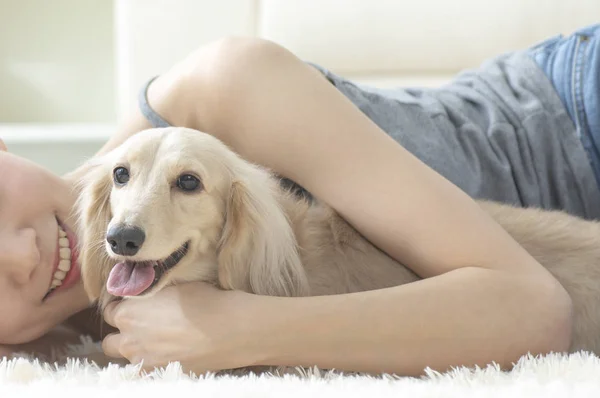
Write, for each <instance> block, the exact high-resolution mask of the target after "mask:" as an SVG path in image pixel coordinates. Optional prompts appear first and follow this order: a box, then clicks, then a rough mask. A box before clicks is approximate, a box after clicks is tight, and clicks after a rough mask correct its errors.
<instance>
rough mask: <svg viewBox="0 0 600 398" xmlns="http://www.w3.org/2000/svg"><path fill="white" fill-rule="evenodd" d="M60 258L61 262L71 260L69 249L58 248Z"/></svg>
mask: <svg viewBox="0 0 600 398" xmlns="http://www.w3.org/2000/svg"><path fill="white" fill-rule="evenodd" d="M60 258H61V260H70V259H71V249H69V248H68V247H61V248H60Z"/></svg>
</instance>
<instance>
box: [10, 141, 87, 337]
mask: <svg viewBox="0 0 600 398" xmlns="http://www.w3.org/2000/svg"><path fill="white" fill-rule="evenodd" d="M73 202H74V198H73V196H72V193H71V190H70V187H69V186H68V185H67V184H66V182H65V181H63V180H62V179H61V178H59V177H58V176H55V175H53V174H52V173H50V172H48V171H46V170H44V169H43V168H42V167H40V166H38V165H36V164H34V163H32V162H29V161H27V160H25V159H22V158H19V157H17V156H15V155H12V154H10V153H8V152H7V151H6V147H5V146H4V143H3V142H2V141H1V140H0V344H18V343H23V342H28V341H31V340H33V339H35V338H37V337H39V336H41V335H43V334H44V333H46V332H47V331H48V330H50V329H51V328H53V327H54V326H56V325H57V324H59V323H61V322H62V321H64V320H66V319H67V318H68V317H69V316H71V315H73V314H74V313H76V312H78V311H80V310H82V309H84V308H86V307H87V306H88V300H87V298H86V295H85V292H84V291H83V286H82V284H81V282H80V277H79V266H78V264H77V252H76V250H71V249H74V248H75V245H76V241H75V237H74V235H73V233H72V229H73V226H72V225H70V220H69V215H70V213H69V212H70V209H71V207H72V205H73ZM64 231H66V236H64V235H65V233H64ZM49 292H50V293H49Z"/></svg>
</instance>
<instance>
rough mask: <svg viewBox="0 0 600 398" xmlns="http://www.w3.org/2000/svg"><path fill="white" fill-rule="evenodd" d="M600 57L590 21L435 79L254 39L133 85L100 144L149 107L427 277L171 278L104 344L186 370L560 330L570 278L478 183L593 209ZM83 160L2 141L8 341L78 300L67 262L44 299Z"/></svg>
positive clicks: (518, 351)
mask: <svg viewBox="0 0 600 398" xmlns="http://www.w3.org/2000/svg"><path fill="white" fill-rule="evenodd" d="M599 70H600V26H592V27H587V28H584V29H581V30H580V31H578V32H576V33H575V34H573V35H571V36H569V37H556V38H553V39H550V40H548V41H546V42H544V43H542V44H540V45H537V46H535V47H532V48H530V49H527V50H525V51H519V52H514V53H511V54H506V55H503V56H501V57H497V58H495V59H493V60H489V61H488V62H486V63H484V64H483V65H482V66H481V67H480V68H478V69H476V70H472V71H466V72H464V73H461V74H460V75H459V76H457V77H456V79H455V80H454V81H453V82H452V83H450V84H448V85H446V86H444V87H440V88H438V89H426V90H417V89H395V90H379V89H373V88H368V87H361V86H357V85H355V84H353V83H351V82H349V81H347V80H345V79H343V78H341V77H339V76H336V75H334V74H332V73H330V72H328V71H327V70H325V69H323V68H321V67H319V66H315V65H310V64H306V63H303V62H301V61H300V60H299V59H298V58H297V57H295V56H294V55H293V54H291V53H290V52H289V51H287V50H286V49H284V48H282V47H280V46H278V45H276V44H274V43H271V42H268V41H264V40H259V39H248V38H230V39H225V40H221V41H218V42H216V43H213V44H211V45H208V46H206V47H203V48H201V49H199V50H198V51H196V52H194V53H193V54H191V55H190V56H189V57H187V58H186V59H185V60H183V61H182V62H181V63H179V64H177V65H175V66H174V67H173V68H172V69H171V70H170V71H168V72H167V73H165V74H164V75H161V76H160V77H158V78H157V79H155V80H153V81H151V82H150V83H149V84H148V85H147V86H146V87H144V88H143V89H142V92H141V95H140V102H139V107H138V108H137V109H136V111H134V113H133V114H132V115H130V117H129V118H128V119H127V121H126V122H125V123H124V124H123V125H122V126H121V127H120V129H119V131H118V132H116V133H115V135H114V137H112V138H111V139H110V140H109V142H108V143H107V144H106V146H105V147H104V148H103V149H102V150H101V153H104V152H106V151H108V150H110V149H112V148H115V147H116V146H118V145H119V144H120V143H121V142H123V140H125V139H126V138H127V137H129V136H131V135H132V134H135V133H136V132H138V131H140V130H143V129H146V128H150V127H153V126H165V125H176V126H186V127H191V128H195V129H197V130H201V131H205V132H207V133H210V134H213V135H215V136H216V137H218V138H219V139H221V140H223V141H224V142H225V143H226V144H228V145H229V146H230V147H231V148H233V149H234V150H235V151H237V152H238V153H240V154H241V155H242V156H243V157H245V158H246V159H248V160H250V161H253V162H256V163H260V164H262V165H265V166H268V167H270V168H272V169H273V170H274V171H276V172H277V173H278V174H279V175H281V176H284V177H286V178H287V179H289V180H291V181H293V182H294V183H296V184H299V185H300V186H302V187H303V188H304V189H306V190H308V191H309V192H310V193H312V194H313V195H315V196H316V197H318V198H320V199H321V200H324V201H326V202H328V203H329V204H330V205H331V206H333V207H334V208H335V209H336V210H337V211H338V212H339V213H340V214H341V215H343V216H344V217H345V218H346V219H347V220H348V221H349V222H350V223H351V224H353V225H354V226H355V227H356V228H357V229H358V230H359V231H360V232H361V233H362V234H364V235H365V236H366V237H367V238H368V239H370V240H371V241H372V242H373V243H375V244H376V245H377V246H378V247H380V248H381V249H382V250H384V251H386V252H387V253H388V254H389V255H390V256H392V257H394V258H396V259H397V260H398V261H400V262H402V263H404V264H406V265H407V266H409V267H410V268H411V269H413V270H414V271H415V272H416V273H417V274H419V275H420V276H422V277H423V278H424V280H422V281H419V282H416V283H413V284H409V285H405V286H400V287H396V288H389V289H382V290H377V291H371V292H364V293H356V294H345V295H337V296H326V297H305V298H281V297H265V296H257V295H251V294H246V293H243V292H237V291H220V290H218V289H216V288H214V287H212V286H208V285H205V284H202V283H190V284H185V285H180V286H176V287H170V288H167V289H165V290H164V291H162V292H160V293H159V294H157V295H156V296H155V297H152V298H149V299H146V300H126V301H123V302H121V303H118V304H116V303H115V304H112V305H110V306H109V307H108V308H107V309H106V311H105V313H104V314H103V315H104V317H105V321H106V322H108V323H109V324H110V325H112V326H113V327H115V328H116V329H117V330H116V331H115V332H114V333H111V334H109V335H108V336H106V337H105V338H104V339H103V348H104V350H105V352H106V353H107V354H108V355H109V356H113V357H116V358H122V357H124V358H126V359H128V360H130V361H133V362H138V361H141V360H143V361H144V364H145V366H146V367H149V368H151V367H153V366H160V365H165V364H166V363H168V362H169V361H181V362H182V364H183V365H184V366H185V367H186V368H187V369H188V370H192V371H195V372H202V371H206V370H218V369H225V368H234V367H241V366H249V365H261V364H262V365H307V366H312V365H316V366H319V367H321V368H336V369H343V370H347V371H367V372H390V373H398V374H404V375H417V374H420V373H421V372H422V371H423V369H424V368H425V367H427V366H429V367H431V368H434V369H438V370H446V369H448V368H449V367H451V366H458V365H467V366H470V365H475V364H478V365H485V364H487V363H489V362H491V361H495V362H497V363H499V364H501V365H503V366H510V364H511V363H512V362H514V361H516V360H517V359H518V358H519V357H520V356H521V355H523V354H525V353H527V352H530V353H533V354H541V353H547V352H551V351H565V350H567V349H568V347H569V342H570V333H571V302H570V298H569V297H568V295H567V293H566V292H565V291H564V289H563V288H562V287H561V286H560V284H559V283H558V282H557V281H556V280H555V279H554V278H553V277H552V276H551V275H550V274H549V273H548V272H546V270H545V269H544V268H543V267H542V266H541V265H540V264H538V263H537V262H536V261H535V260H534V259H533V258H532V257H530V256H529V254H528V253H526V252H525V251H524V250H523V249H522V248H521V247H520V246H519V245H518V244H517V243H516V242H514V241H513V240H512V239H511V238H510V237H509V236H508V235H507V234H506V233H505V232H504V231H503V230H502V229H501V228H500V227H499V226H498V225H497V224H495V223H494V222H493V221H492V220H491V219H490V218H489V217H488V216H487V215H486V214H485V213H483V212H482V211H481V210H480V209H479V207H478V206H477V205H476V203H475V202H474V200H473V198H485V199H492V200H498V201H503V202H508V203H512V204H516V205H520V206H538V207H543V208H553V209H556V208H560V209H564V210H565V211H568V212H570V213H572V214H576V215H579V216H581V217H586V218H596V217H598V216H599V215H600V204H599V203H600V202H599V200H600V191H599V189H598V184H597V180H598V178H597V177H598V170H599V169H598V164H599V159H600V158H599V156H598V153H599V152H598V149H597V147H596V145H595V142H596V141H595V140H597V139H598V138H600V114H599V111H598V110H599V107H598V97H599V95H598V94H599V93H600V84H599V81H598V80H599V77H598V76H599V75H598V71H599ZM81 172H82V171H80V170H76V171H74V172H73V173H72V174H70V175H69V176H66V177H65V178H64V179H58V178H56V177H53V176H52V175H50V174H49V173H47V172H46V171H44V170H42V169H40V168H39V167H36V166H35V165H32V164H30V163H28V162H26V161H24V160H23V159H18V158H16V157H14V156H12V155H10V154H9V153H6V152H3V153H0V180H1V181H2V182H3V183H2V185H1V186H0V220H1V223H0V225H1V227H0V231H1V232H0V233H1V234H2V235H1V236H0V245H2V248H1V250H0V312H1V313H2V314H3V316H2V318H0V342H3V343H5V344H17V343H24V342H27V341H31V340H33V339H35V338H38V337H40V336H42V335H43V334H44V333H45V332H47V331H48V330H49V329H51V328H52V327H53V326H54V325H57V324H59V323H61V322H62V321H64V320H66V319H67V318H68V317H69V316H70V315H73V314H74V313H76V312H78V311H80V310H82V309H84V308H85V307H86V306H87V301H86V299H85V296H84V294H83V291H82V289H81V286H80V284H79V283H78V281H77V278H76V272H69V273H67V276H66V278H65V280H64V282H63V284H62V285H61V286H60V287H59V288H58V289H56V290H55V291H54V293H53V294H51V295H50V296H49V297H47V298H45V299H44V296H45V295H46V293H47V291H48V289H49V287H50V286H51V284H52V280H53V275H51V271H50V270H51V265H52V264H53V261H55V253H56V249H55V247H56V245H57V239H59V234H61V232H60V231H59V230H60V229H61V228H62V229H63V230H66V233H67V238H68V241H69V244H73V243H74V240H75V239H76V238H75V237H73V236H72V235H71V233H70V232H69V231H70V230H71V229H72V226H70V225H68V221H65V220H66V215H67V212H68V210H69V208H70V206H71V205H72V203H73V200H74V198H73V197H72V196H73V195H72V194H71V193H70V192H71V191H70V190H69V186H70V184H71V183H72V181H73V180H75V179H77V178H78V174H79V173H81ZM59 225H61V226H60V227H59ZM62 242H63V243H64V241H62ZM65 244H66V243H65ZM59 245H60V242H59ZM73 266H74V267H75V268H76V265H73ZM73 275H75V276H73ZM68 278H71V279H69V280H67V279H68Z"/></svg>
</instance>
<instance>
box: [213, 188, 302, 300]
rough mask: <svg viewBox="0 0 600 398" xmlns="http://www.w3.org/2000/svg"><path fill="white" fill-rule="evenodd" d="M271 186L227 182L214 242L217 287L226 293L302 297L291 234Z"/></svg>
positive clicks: (300, 270)
mask: <svg viewBox="0 0 600 398" xmlns="http://www.w3.org/2000/svg"><path fill="white" fill-rule="evenodd" d="M275 195H276V191H275V187H274V183H273V182H272V181H271V180H269V179H268V178H264V179H262V178H260V180H258V181H253V183H252V184H250V183H249V182H247V181H240V180H236V181H234V182H233V183H232V186H231V189H230V191H229V196H228V198H227V203H226V211H225V224H224V228H223V233H222V235H221V240H220V242H219V251H218V262H219V272H218V273H219V283H220V285H221V287H223V288H225V289H233V290H244V291H248V292H252V293H256V294H262V295H270V296H302V295H306V294H307V293H308V282H307V280H306V275H305V273H304V268H303V267H302V264H301V261H300V257H299V255H298V251H297V245H296V240H295V238H294V233H293V231H292V228H291V226H290V224H289V222H288V219H287V217H286V215H285V213H284V212H283V211H282V209H281V207H280V205H279V203H278V201H277V199H276V196H275Z"/></svg>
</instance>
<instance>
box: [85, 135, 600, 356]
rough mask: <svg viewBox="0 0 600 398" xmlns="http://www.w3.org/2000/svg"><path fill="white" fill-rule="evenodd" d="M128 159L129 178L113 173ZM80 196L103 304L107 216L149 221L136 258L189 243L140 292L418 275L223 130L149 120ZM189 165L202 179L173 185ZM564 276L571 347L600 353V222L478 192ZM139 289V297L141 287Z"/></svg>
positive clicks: (94, 169) (372, 282) (92, 171)
mask: <svg viewBox="0 0 600 398" xmlns="http://www.w3.org/2000/svg"><path fill="white" fill-rule="evenodd" d="M119 165H126V166H127V167H128V168H129V169H130V174H131V179H130V181H129V182H128V183H127V185H125V186H122V187H116V186H114V184H113V169H114V168H115V167H116V166H119ZM87 167H88V171H87V173H86V175H85V177H84V178H83V179H82V180H81V186H80V190H81V191H80V193H81V194H80V200H79V202H78V204H77V206H76V210H77V217H78V219H79V226H80V231H79V236H80V238H81V242H82V244H81V247H80V261H81V264H82V276H83V281H84V285H85V288H86V291H87V292H88V295H89V297H90V299H92V300H99V302H100V305H101V306H104V305H106V304H107V303H108V302H110V301H112V300H113V299H115V297H113V296H111V295H110V294H109V293H108V292H107V289H106V282H107V279H108V275H109V272H110V270H111V268H112V267H113V266H114V264H115V263H116V262H117V261H118V260H119V259H122V257H119V256H115V255H114V254H112V252H111V250H110V248H109V247H108V246H107V244H106V233H107V230H108V228H109V226H110V225H113V224H114V223H116V222H122V223H125V224H128V225H132V226H138V227H140V228H142V229H143V230H144V231H145V233H146V241H145V243H144V244H143V246H142V247H141V249H140V251H139V252H138V253H137V254H136V255H135V256H133V257H132V259H133V260H155V259H162V258H165V257H167V256H169V255H170V254H171V253H172V252H173V251H174V250H176V249H177V248H178V247H180V246H181V245H182V244H183V243H184V242H186V241H188V240H189V241H190V242H191V245H190V249H189V251H188V254H187V255H186V256H185V257H184V258H183V259H182V260H181V262H180V263H179V264H178V265H177V266H175V268H173V269H171V270H170V271H169V272H167V273H166V274H165V275H164V276H163V277H162V279H161V280H160V282H159V283H158V284H157V285H156V286H155V287H153V288H151V289H150V290H149V291H148V292H146V293H145V294H144V295H145V296H148V295H151V294H154V293H155V292H156V291H158V290H160V289H162V288H163V287H165V286H166V285H168V284H174V283H181V282H185V281H194V280H203V281H207V282H212V283H214V284H216V285H218V286H220V287H221V288H223V289H237V290H244V291H248V292H253V293H256V294H262V295H280V296H303V295H327V294H337V293H347V292H357V291H365V290H372V289H378V288H384V287H389V286H396V285H401V284H405V283H409V282H413V281H416V280H418V279H419V278H418V276H417V275H415V274H414V273H413V272H411V271H410V270H409V269H408V268H406V267H404V266H403V265H401V264H399V263H397V262H396V261H395V260H393V259H392V258H391V257H389V256H387V255H386V254H385V253H384V252H382V251H381V250H379V249H378V248H376V247H375V246H373V245H372V244H371V243H370V242H368V241H367V240H366V239H365V238H364V237H362V236H361V235H360V234H359V233H358V232H357V231H356V230H355V229H353V228H352V227H351V226H350V225H349V224H348V223H347V222H345V221H344V220H343V219H342V218H341V217H340V216H339V215H337V214H336V213H335V212H334V211H333V210H332V209H331V208H330V207H328V206H327V205H325V204H323V203H320V202H318V201H316V200H315V201H314V202H313V201H310V200H307V199H305V198H301V197H299V196H298V195H296V193H294V192H292V191H290V190H286V189H284V188H282V185H281V184H280V183H279V182H280V181H279V179H278V178H276V176H274V175H273V174H272V173H270V172H269V171H268V170H265V169H264V168H261V167H258V166H256V165H253V164H251V163H249V162H247V161H245V160H243V159H242V158H241V157H239V156H238V155H236V154H235V153H234V152H233V151H231V150H230V149H229V148H227V147H226V146H225V145H224V144H223V143H222V142H221V141H219V140H217V139H216V138H214V137H212V136H210V135H208V134H204V133H201V132H198V131H195V130H189V129H183V128H166V129H151V130H147V131H144V132H141V133H139V134H136V135H135V136H133V137H132V138H130V139H128V140H127V141H126V142H125V143H124V144H123V145H121V146H120V147H119V148H117V149H115V150H113V151H112V152H110V153H109V154H107V155H105V156H103V157H100V158H97V159H94V160H91V161H90V162H89V163H88V165H87ZM182 173H191V174H194V175H196V176H198V177H200V179H201V181H202V184H203V186H204V189H203V190H201V191H200V192H196V193H184V192H181V191H179V190H177V188H176V187H175V186H174V181H175V180H176V178H177V177H178V176H179V175H180V174H182ZM479 203H480V205H481V206H483V208H484V209H485V210H486V211H487V212H489V214H491V215H492V216H493V218H494V219H495V220H496V221H497V222H499V223H500V225H501V226H503V227H504V228H505V229H506V230H507V231H508V232H509V233H510V234H511V235H512V236H513V238H515V239H516V240H517V241H518V242H519V243H520V244H521V245H522V246H523V247H524V248H525V249H526V250H527V251H528V252H529V253H531V255H533V257H535V258H536V259H537V260H538V261H539V262H540V263H541V264H543V265H544V266H545V267H547V269H548V270H549V271H550V272H551V273H552V274H553V275H554V276H555V277H556V278H557V279H558V280H559V281H560V282H561V283H562V285H563V286H564V287H565V289H566V290H567V291H568V293H569V294H570V296H571V298H572V301H573V305H574V322H575V325H574V335H573V343H572V346H571V350H572V351H577V350H587V351H592V352H594V353H597V354H600V225H599V224H598V223H596V222H592V221H584V220H582V219H579V218H576V217H573V216H570V215H567V214H566V213H563V212H558V211H542V210H537V209H517V208H513V207H510V206H507V205H501V204H497V203H490V202H479ZM142 297H143V296H142Z"/></svg>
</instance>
